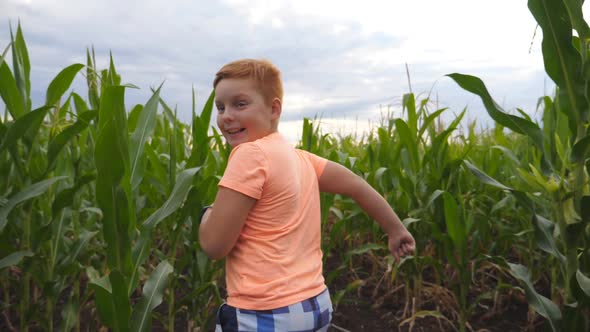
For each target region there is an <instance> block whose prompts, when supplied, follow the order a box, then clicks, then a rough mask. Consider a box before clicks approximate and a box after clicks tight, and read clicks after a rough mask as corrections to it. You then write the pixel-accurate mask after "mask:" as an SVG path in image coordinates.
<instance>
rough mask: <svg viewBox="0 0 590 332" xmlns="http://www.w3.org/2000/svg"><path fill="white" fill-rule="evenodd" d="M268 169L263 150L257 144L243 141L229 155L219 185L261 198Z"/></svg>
mask: <svg viewBox="0 0 590 332" xmlns="http://www.w3.org/2000/svg"><path fill="white" fill-rule="evenodd" d="M267 171H268V161H267V159H266V158H265V156H264V153H263V152H262V150H261V149H260V148H259V147H258V146H256V145H255V144H249V143H243V144H240V145H238V146H236V147H235V148H234V149H233V150H232V152H231V154H230V155H229V160H228V163H227V168H226V169H225V172H224V173H223V177H222V178H221V181H219V186H220V187H225V188H229V189H232V190H235V191H237V192H240V193H242V194H244V195H246V196H250V197H252V198H254V199H260V197H262V188H263V187H264V183H265V182H266V175H267V173H268V172H267Z"/></svg>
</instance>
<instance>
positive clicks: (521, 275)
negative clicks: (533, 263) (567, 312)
mask: <svg viewBox="0 0 590 332" xmlns="http://www.w3.org/2000/svg"><path fill="white" fill-rule="evenodd" d="M508 266H509V267H510V273H511V274H512V275H513V276H514V277H515V278H516V279H518V280H520V281H521V282H522V283H523V284H524V289H525V295H526V298H527V301H528V303H529V305H530V306H531V307H532V308H533V309H534V310H535V311H536V312H537V313H538V314H539V315H541V316H543V317H545V318H546V319H547V320H548V321H549V325H550V326H551V329H552V330H553V331H559V330H560V329H559V326H560V325H559V324H560V323H559V321H560V320H561V312H560V311H559V307H558V306H557V305H556V304H555V303H553V302H551V300H549V299H548V298H546V297H544V296H543V295H541V294H539V293H537V291H536V290H535V287H534V286H533V283H532V281H531V274H530V272H529V270H528V269H527V268H526V267H525V266H523V265H520V264H512V263H508Z"/></svg>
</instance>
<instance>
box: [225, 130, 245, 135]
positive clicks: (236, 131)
mask: <svg viewBox="0 0 590 332" xmlns="http://www.w3.org/2000/svg"><path fill="white" fill-rule="evenodd" d="M240 131H242V130H241V129H230V130H228V131H227V132H228V133H230V134H237V133H239V132H240Z"/></svg>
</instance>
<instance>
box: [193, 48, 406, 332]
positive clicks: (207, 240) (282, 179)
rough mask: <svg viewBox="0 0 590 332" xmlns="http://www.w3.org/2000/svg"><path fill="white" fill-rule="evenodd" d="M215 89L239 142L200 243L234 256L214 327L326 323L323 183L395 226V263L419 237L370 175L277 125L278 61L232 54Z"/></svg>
mask: <svg viewBox="0 0 590 332" xmlns="http://www.w3.org/2000/svg"><path fill="white" fill-rule="evenodd" d="M213 87H214V88H215V104H216V106H217V110H218V113H217V125H218V127H219V130H220V131H221V133H222V134H223V136H224V137H225V139H226V140H227V142H228V143H229V144H230V145H231V146H232V152H231V154H230V157H229V161H228V165H227V169H226V170H225V173H224V175H223V177H222V179H221V181H220V182H219V191H218V193H217V196H216V198H215V204H214V205H215V206H214V207H212V208H211V207H208V208H205V209H204V210H203V212H204V213H203V215H202V218H201V219H202V220H201V225H200V227H199V241H200V245H201V248H202V250H203V251H204V252H205V253H206V254H207V255H208V256H209V257H210V258H212V259H221V258H223V257H226V264H225V266H226V283H227V293H228V296H227V304H223V305H222V306H221V307H220V308H219V312H218V316H217V328H216V331H327V330H328V327H329V325H330V320H331V317H332V303H331V301H330V295H329V293H328V290H327V288H326V285H325V283H324V278H323V276H322V252H321V244H320V236H321V233H320V198H319V193H320V191H322V192H329V193H337V194H343V195H347V196H350V197H351V198H353V199H354V200H355V202H356V203H357V204H359V206H360V207H361V208H362V209H363V210H365V211H366V212H367V213H368V214H369V216H370V217H371V218H373V219H375V220H376V221H377V222H378V223H379V224H380V225H381V227H382V229H383V230H384V231H385V233H386V234H388V236H389V249H390V251H391V253H392V254H393V256H394V257H395V259H396V261H399V259H400V258H401V257H402V256H405V255H408V254H410V253H411V252H413V251H414V247H415V241H414V238H413V237H412V235H411V234H410V233H409V232H408V231H407V230H406V228H405V227H404V225H403V224H402V223H401V222H400V220H399V218H398V217H397V215H396V214H395V212H394V211H393V210H392V209H391V207H390V206H389V204H388V203H387V202H386V201H385V199H383V197H382V196H381V195H379V193H377V192H376V191H375V190H374V189H373V188H372V187H371V186H370V185H369V184H367V183H366V182H365V181H364V180H363V179H361V178H360V177H358V176H357V175H355V174H354V173H352V172H351V171H350V170H348V169H347V168H345V167H343V166H341V165H339V164H337V163H334V162H331V161H328V160H326V159H324V158H321V157H318V156H316V155H314V154H311V153H308V152H306V151H302V150H298V149H295V148H293V147H292V146H291V145H290V144H289V143H288V142H287V141H286V140H285V139H284V138H283V137H282V136H281V135H280V134H279V133H278V130H277V128H278V123H279V118H280V115H281V111H282V100H283V88H282V82H281V77H280V72H279V70H278V69H277V68H276V67H275V66H274V65H273V64H272V63H270V62H268V61H266V60H250V59H245V60H238V61H234V62H231V63H229V64H227V65H225V66H224V67H222V68H221V69H220V70H219V72H217V74H216V76H215V80H214V82H213Z"/></svg>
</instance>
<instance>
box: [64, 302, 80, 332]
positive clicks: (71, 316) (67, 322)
mask: <svg viewBox="0 0 590 332" xmlns="http://www.w3.org/2000/svg"><path fill="white" fill-rule="evenodd" d="M73 301H74V300H73V299H70V300H69V301H68V303H67V304H66V305H65V306H64V307H63V309H62V311H61V322H60V324H59V331H71V330H72V329H73V328H74V327H75V326H76V323H77V322H78V311H79V310H80V305H79V304H78V303H76V304H74V302H73Z"/></svg>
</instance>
